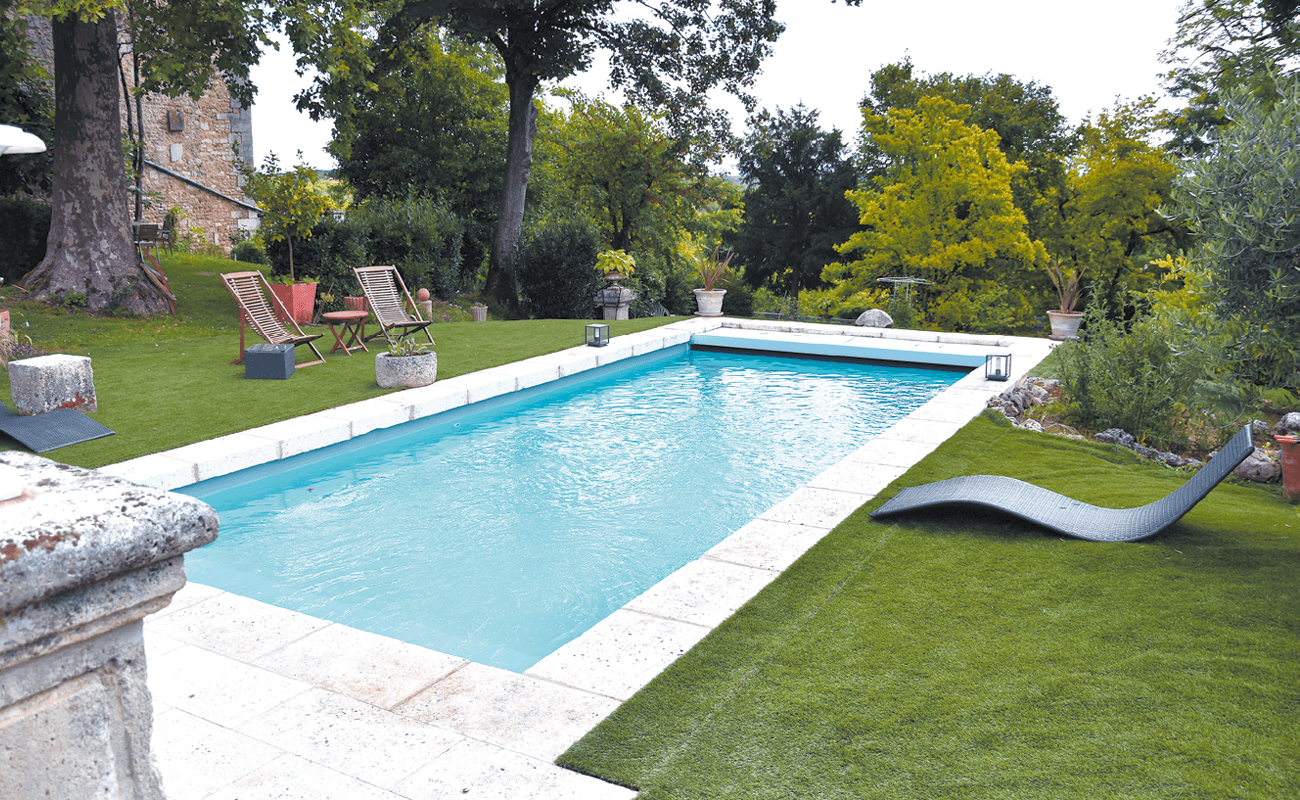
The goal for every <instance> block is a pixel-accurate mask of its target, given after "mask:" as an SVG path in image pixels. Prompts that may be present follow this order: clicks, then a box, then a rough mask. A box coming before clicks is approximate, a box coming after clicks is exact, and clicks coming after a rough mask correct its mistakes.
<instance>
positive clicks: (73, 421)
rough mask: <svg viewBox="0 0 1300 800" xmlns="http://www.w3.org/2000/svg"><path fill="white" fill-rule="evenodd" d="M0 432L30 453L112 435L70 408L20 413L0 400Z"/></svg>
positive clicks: (103, 427) (98, 424) (106, 428)
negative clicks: (23, 414)
mask: <svg viewBox="0 0 1300 800" xmlns="http://www.w3.org/2000/svg"><path fill="white" fill-rule="evenodd" d="M0 431H3V432H4V433H6V434H8V435H9V437H10V438H12V439H14V440H15V441H17V442H18V443H19V444H21V445H22V446H23V447H26V448H27V449H28V450H31V451H32V452H33V453H44V452H45V451H47V450H57V449H58V448H60V447H67V446H68V445H70V444H80V443H82V442H89V441H90V440H91V439H99V438H100V437H103V436H112V435H113V430H112V429H111V428H108V427H106V426H105V425H103V424H101V423H99V422H96V421H95V420H93V419H91V418H90V417H88V416H86V415H85V414H83V413H81V412H80V411H77V410H76V409H73V408H56V409H53V410H51V411H46V412H44V413H43V414H30V415H26V416H19V415H18V414H15V413H14V412H12V411H10V410H9V408H8V407H7V406H6V405H5V404H4V403H0Z"/></svg>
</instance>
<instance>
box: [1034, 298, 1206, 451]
mask: <svg viewBox="0 0 1300 800" xmlns="http://www.w3.org/2000/svg"><path fill="white" fill-rule="evenodd" d="M1131 299H1133V300H1136V299H1137V298H1136V296H1134V297H1132V298H1131ZM1210 350H1211V348H1210V347H1209V346H1208V344H1207V341H1206V340H1205V339H1201V338H1195V337H1192V336H1190V335H1189V334H1188V333H1186V332H1185V329H1183V328H1181V327H1180V326H1179V325H1178V324H1177V323H1176V322H1175V321H1174V318H1173V317H1172V316H1170V315H1168V314H1165V313H1139V314H1138V315H1137V316H1135V317H1134V318H1133V320H1132V321H1130V322H1129V323H1128V324H1127V325H1125V324H1124V323H1123V322H1121V321H1118V320H1114V319H1109V318H1107V316H1106V314H1105V312H1104V310H1103V309H1102V306H1101V301H1100V299H1098V300H1095V301H1094V302H1093V303H1091V304H1090V305H1089V306H1088V309H1087V311H1086V312H1085V314H1084V321H1083V333H1082V336H1081V338H1079V339H1075V340H1070V341H1066V342H1063V343H1062V344H1061V345H1060V346H1059V347H1058V348H1057V350H1056V353H1057V357H1058V368H1059V372H1060V376H1061V383H1062V384H1063V387H1064V389H1065V393H1066V395H1067V397H1068V399H1069V406H1068V411H1067V417H1068V419H1069V421H1070V422H1071V424H1074V425H1077V426H1079V427H1083V428H1089V429H1092V430H1103V429H1105V428H1112V427H1114V428H1123V429H1124V430H1126V431H1128V432H1129V433H1131V434H1133V435H1134V436H1136V437H1137V438H1138V440H1139V441H1141V442H1143V443H1146V444H1149V445H1152V446H1155V447H1162V448H1167V447H1170V446H1173V445H1174V444H1177V443H1179V442H1180V440H1181V437H1180V435H1179V432H1178V426H1177V421H1178V420H1179V419H1181V418H1183V417H1185V416H1186V414H1187V411H1188V409H1189V407H1190V406H1191V405H1192V404H1193V398H1194V397H1195V396H1196V394H1197V384H1198V382H1199V381H1200V380H1201V379H1202V378H1204V377H1206V376H1207V375H1208V374H1209V371H1210V365H1211V364H1212V363H1213V358H1214V356H1213V354H1212V353H1211V352H1210Z"/></svg>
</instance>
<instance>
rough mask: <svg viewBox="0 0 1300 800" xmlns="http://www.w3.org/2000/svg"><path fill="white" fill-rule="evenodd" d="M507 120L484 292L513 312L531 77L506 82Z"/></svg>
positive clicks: (531, 126)
mask: <svg viewBox="0 0 1300 800" xmlns="http://www.w3.org/2000/svg"><path fill="white" fill-rule="evenodd" d="M508 83H509V87H510V120H509V127H508V134H507V139H506V175H505V185H504V187H503V189H502V191H501V213H500V214H499V215H498V216H497V229H496V233H495V234H493V237H492V255H491V257H490V258H489V260H488V273H487V286H486V290H487V293H488V294H490V295H492V296H493V297H495V298H496V299H497V300H498V301H499V302H500V303H501V304H502V305H503V306H505V307H506V308H507V309H509V310H510V311H514V310H515V309H516V307H517V306H518V304H519V292H518V289H517V287H516V285H515V260H516V256H517V253H516V247H517V246H518V244H519V233H520V231H521V230H522V229H523V227H524V201H525V199H526V198H527V195H528V176H529V174H530V173H531V172H532V170H533V138H534V137H535V136H536V135H537V106H535V105H534V104H533V96H534V94H535V93H536V91H537V81H536V80H534V79H533V78H532V76H523V77H518V78H515V79H513V80H509V81H508Z"/></svg>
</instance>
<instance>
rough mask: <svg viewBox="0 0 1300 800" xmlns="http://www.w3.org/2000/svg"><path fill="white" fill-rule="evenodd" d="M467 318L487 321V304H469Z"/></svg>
mask: <svg viewBox="0 0 1300 800" xmlns="http://www.w3.org/2000/svg"><path fill="white" fill-rule="evenodd" d="M469 318H470V319H471V320H473V321H474V322H487V306H470V307H469Z"/></svg>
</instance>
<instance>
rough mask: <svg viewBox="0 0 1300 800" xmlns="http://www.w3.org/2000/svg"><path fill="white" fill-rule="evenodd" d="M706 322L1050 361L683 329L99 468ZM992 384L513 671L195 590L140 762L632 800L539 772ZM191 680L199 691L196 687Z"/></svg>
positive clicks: (180, 464) (914, 419)
mask: <svg viewBox="0 0 1300 800" xmlns="http://www.w3.org/2000/svg"><path fill="white" fill-rule="evenodd" d="M719 327H741V328H751V329H754V330H765V331H775V332H788V333H816V334H822V335H836V336H866V337H879V338H895V339H903V340H909V341H913V342H935V343H939V344H943V343H951V344H978V345H982V346H989V347H996V348H1006V349H1010V350H1011V352H1012V354H1013V366H1014V369H1015V374H1014V375H1013V380H1015V379H1018V378H1019V377H1020V376H1021V375H1023V374H1025V373H1026V372H1028V371H1029V370H1030V369H1032V368H1033V367H1034V366H1036V365H1037V363H1038V362H1039V361H1041V359H1042V358H1043V357H1045V356H1046V355H1047V353H1049V352H1050V350H1051V343H1050V342H1047V341H1046V340H1041V339H1023V338H1016V337H971V336H963V335H960V334H937V333H929V332H920V331H890V330H880V329H856V328H845V327H842V326H833V325H817V324H803V323H788V322H780V321H765V320H738V319H726V318H722V319H711V320H699V319H697V320H685V321H680V322H676V323H671V324H669V325H665V326H662V327H660V328H655V329H652V330H649V331H643V332H640V333H636V334H629V335H625V336H621V337H617V338H615V339H614V340H612V341H611V343H610V345H609V346H608V347H606V348H589V347H586V346H578V347H575V348H571V349H570V350H565V351H561V352H559V353H553V354H549V355H545V356H538V357H536V358H533V359H528V360H526V361H522V362H516V363H515V364H510V365H505V366H502V367H494V368H491V369H488V370H483V371H482V372H479V373H472V374H470V375H465V376H459V377H458V378H453V379H449V380H447V381H442V382H439V383H436V384H434V385H433V386H430V387H424V388H422V389H413V390H408V391H405V392H398V393H394V394H391V395H385V396H384V397H380V398H373V399H371V400H365V401H361V402H358V403H354V404H351V405H349V406H342V407H340V408H336V409H330V410H328V411H323V412H319V413H317V414H313V415H308V416H306V417H302V418H298V419H295V420H287V421H284V422H279V423H274V424H272V425H267V426H263V427H261V428H257V429H253V430H250V431H245V432H243V433H239V434H232V435H231V436H227V437H221V439H218V440H212V441H211V442H203V443H197V444H194V445H188V446H186V447H182V448H178V449H177V450H173V451H169V452H167V453H160V454H154V455H152V456H144V457H141V458H139V459H132V460H131V461H128V462H123V463H122V464H117V465H110V466H108V467H104V468H102V471H104V472H108V473H110V474H115V475H118V476H120V477H124V478H127V479H129V480H135V481H137V482H142V483H150V484H151V485H155V486H158V487H159V488H168V489H170V488H177V487H179V486H184V485H188V484H189V483H193V482H195V481H197V480H202V479H206V478H209V477H216V476H217V475H221V474H226V473H228V472H233V471H235V470H238V469H243V468H245V467H247V466H253V465H255V464H259V463H267V462H269V461H274V460H278V459H281V458H287V457H289V456H291V455H296V454H298V453H300V452H306V451H308V450H311V449H315V448H316V447H324V446H328V445H329V444H333V443H335V442H338V441H345V440H347V439H349V438H352V437H355V436H360V435H363V434H364V433H368V432H369V431H371V430H375V429H377V428H381V427H388V426H390V425H395V424H398V423H400V422H405V421H408V420H410V419H418V418H420V417H423V416H428V415H429V414H433V413H438V412H439V411H444V410H449V409H451V408H456V407H460V406H463V405H466V404H468V403H470V402H475V401H477V400H483V399H488V398H490V397H495V396H499V395H501V394H505V393H508V392H510V391H517V390H520V389H525V388H529V387H531V386H536V385H538V384H541V383H545V382H547V381H549V380H555V379H558V378H559V377H564V376H566V375H570V374H576V373H579V372H583V371H586V370H587V369H591V368H594V367H596V366H601V365H603V364H609V363H614V362H617V361H621V360H624V359H626V358H631V357H634V356H638V355H642V354H644V353H649V352H653V351H656V350H660V349H663V348H665V347H671V346H675V345H679V344H684V343H687V342H689V341H690V337H691V336H692V335H694V334H695V333H698V332H705V331H710V330H714V329H716V328H719ZM1004 386H1005V384H1002V383H995V382H990V381H985V380H984V378H983V374H982V371H981V370H975V371H973V372H971V373H970V374H968V375H966V376H964V377H962V378H961V379H960V380H959V381H957V383H955V384H954V385H953V386H952V387H950V388H949V389H947V390H945V391H944V392H942V393H941V394H940V395H938V396H936V397H935V398H933V399H932V400H930V401H929V402H928V403H926V404H925V405H923V406H922V407H920V408H918V409H917V410H915V411H913V412H912V413H911V414H909V415H908V416H907V417H905V418H904V419H902V420H900V421H899V422H898V423H896V424H895V425H894V426H892V427H891V428H890V429H889V430H887V431H886V432H884V433H882V434H881V435H880V436H878V437H876V438H875V439H873V440H872V441H871V442H869V443H868V444H866V445H864V446H863V447H862V448H860V449H859V450H857V451H855V452H854V453H852V454H851V455H849V456H848V457H846V458H845V459H844V460H842V461H841V462H839V463H838V464H836V465H834V466H832V467H830V468H829V469H827V470H825V471H824V472H822V473H821V474H820V475H818V476H817V477H815V478H814V479H813V480H811V481H810V482H809V483H808V484H806V485H805V486H804V487H802V488H800V489H798V490H796V491H795V492H794V493H793V494H792V495H791V496H790V497H788V498H786V499H785V500H783V501H781V502H780V503H778V504H777V505H775V506H773V507H772V508H771V509H769V510H768V511H766V512H764V513H763V514H761V515H760V516H759V517H758V518H757V519H755V520H753V521H751V522H750V523H749V524H747V525H745V526H744V527H742V528H741V529H740V530H739V531H737V532H735V533H733V534H732V535H731V536H729V537H728V538H727V539H725V540H724V541H722V542H720V543H719V544H718V545H716V546H715V547H713V548H712V549H710V550H709V551H708V552H707V553H705V554H704V555H703V556H701V557H700V558H699V559H697V560H695V561H692V562H691V563H689V564H687V565H686V566H684V567H682V568H681V569H679V570H678V571H676V572H675V573H673V574H672V575H670V576H669V577H668V578H666V579H664V580H663V581H661V582H660V583H659V584H657V585H655V586H654V587H651V588H650V589H649V590H647V591H646V592H645V593H643V594H642V595H640V596H639V597H637V598H635V599H633V600H632V601H631V602H629V603H628V604H627V605H626V606H624V607H623V608H622V609H620V610H618V611H616V612H614V614H612V615H611V616H610V617H607V618H606V619H605V620H603V621H602V622H600V623H598V624H597V625H596V626H594V627H593V628H592V629H591V630H589V631H587V632H586V633H584V634H583V635H582V636H580V637H578V638H577V639H575V640H574V641H572V642H570V643H568V644H566V645H564V646H563V647H561V648H560V649H559V650H557V651H556V652H554V653H552V654H551V655H549V656H547V657H546V658H544V659H542V660H541V661H540V662H538V663H537V664H536V665H534V666H533V667H532V668H530V669H529V670H526V671H525V672H524V673H522V674H517V673H512V672H508V671H505V670H499V669H496V668H493V667H487V666H484V665H480V664H475V663H472V662H469V661H467V660H465V659H460V658H456V657H453V656H448V655H445V654H441V653H437V652H435V651H431V650H427V649H425V648H419V647H416V646H414V645H409V644H406V643H403V642H398V641H396V640H390V639H387V638H385V637H380V636H377V635H375V634H369V633H366V632H363V631H356V630H355V629H351V628H347V627H346V626H342V625H338V624H336V623H328V622H325V621H322V620H315V619H314V618H311V617H307V616H305V615H302V614H298V613H297V612H292V611H288V610H285V609H279V608H277V607H274V606H269V605H266V604H263V603H260V602H258V601H255V600H250V599H247V598H242V597H239V596H236V595H231V594H228V593H225V592H222V591H220V590H217V589H213V588H211V587H206V586H202V585H199V584H192V585H190V586H189V587H187V588H186V589H184V590H182V592H181V593H180V594H178V595H177V598H176V601H175V602H174V603H173V605H172V606H171V607H170V608H168V609H165V610H164V611H163V612H161V613H159V614H158V615H155V616H154V617H151V618H150V620H149V621H147V623H146V634H147V636H146V643H147V646H148V647H149V651H150V652H149V656H148V657H149V663H150V667H151V669H150V681H149V682H150V686H151V689H153V690H154V695H155V705H156V708H157V710H156V718H157V723H156V724H157V726H158V729H159V730H158V736H159V737H162V739H163V741H159V742H158V746H157V747H156V750H157V751H158V752H159V760H160V762H161V763H162V766H163V774H164V778H165V779H166V780H167V788H168V794H169V796H171V797H174V798H188V797H209V796H210V797H221V796H224V795H225V794H226V790H236V791H241V792H248V791H250V790H257V789H258V788H259V787H260V788H262V789H267V790H269V789H271V785H270V784H271V783H274V782H277V781H280V782H283V781H290V780H291V781H294V785H295V786H296V788H297V789H298V790H300V791H301V790H310V789H311V787H312V786H317V785H319V786H321V788H324V786H325V785H330V786H332V787H333V788H335V789H337V788H341V787H340V785H339V784H340V782H342V783H343V784H348V785H352V786H353V789H352V796H358V797H360V796H364V797H372V796H373V797H375V798H399V797H404V798H420V797H426V796H429V797H431V796H437V795H439V794H441V793H442V792H445V791H447V790H448V789H449V788H451V787H452V785H453V784H456V785H459V784H464V788H471V787H472V788H473V789H474V794H476V795H478V796H482V795H483V793H485V792H486V793H487V794H489V795H493V794H494V793H495V796H503V797H512V796H519V797H524V796H527V797H539V798H540V797H560V796H565V797H590V798H593V800H594V799H595V798H611V800H612V799H613V798H630V797H633V796H634V794H635V793H634V792H631V791H630V790H627V789H624V788H622V787H617V786H613V785H610V784H605V783H603V782H600V781H598V780H596V779H594V778H589V777H586V776H580V775H576V774H575V773H569V772H567V771H565V770H562V769H560V768H559V767H556V766H555V765H554V764H553V761H554V759H555V758H556V757H557V756H558V755H559V754H560V753H561V752H563V751H564V750H565V749H567V748H568V747H569V745H571V744H572V743H573V742H574V741H577V739H579V738H581V736H583V735H585V734H586V733H587V731H589V730H590V729H591V728H592V727H594V726H595V725H596V724H598V723H599V722H600V721H601V720H602V719H604V717H606V716H607V715H608V714H609V713H610V712H611V711H613V709H614V708H616V707H617V706H618V705H619V704H620V703H621V702H622V701H624V700H626V699H627V698H628V697H630V696H631V695H632V694H634V693H635V692H636V691H637V690H639V689H640V688H641V687H642V686H644V685H645V684H646V683H648V682H649V681H650V680H651V679H652V678H653V677H654V676H655V675H657V674H659V672H661V671H662V670H663V669H664V668H666V667H667V666H668V665H669V664H671V663H672V662H673V661H675V660H676V659H677V658H678V657H679V656H680V655H682V654H683V653H685V652H686V651H687V650H689V649H690V648H691V647H692V646H693V645H694V644H695V643H696V642H698V641H699V640H700V639H702V638H703V637H704V636H705V635H706V634H707V633H708V632H709V631H710V630H712V629H713V628H714V627H716V626H717V625H719V624H721V623H722V622H723V621H724V620H725V619H726V618H727V617H729V616H730V615H731V614H732V613H733V612H734V611H735V610H736V609H737V608H739V607H740V606H741V605H742V604H743V603H745V602H746V601H748V600H749V599H750V598H751V597H753V596H754V595H755V594H757V593H758V592H759V591H761V590H762V589H763V588H764V587H765V586H767V584H768V583H770V582H771V581H772V580H774V579H775V578H776V577H777V575H779V574H780V573H781V571H783V570H784V569H785V568H786V567H788V566H789V565H790V564H792V563H793V562H794V561H795V560H796V559H797V558H798V557H799V556H801V555H802V554H803V552H804V551H806V550H807V549H808V548H809V547H811V546H812V545H813V544H815V543H816V542H817V541H818V540H820V539H821V537H822V536H824V535H825V534H826V533H828V532H830V530H831V529H832V528H834V527H835V526H836V525H838V524H839V522H841V521H842V520H843V519H844V518H845V517H847V516H848V515H849V514H851V513H852V512H853V511H855V510H856V509H857V508H858V507H859V506H861V505H862V504H863V503H865V502H867V501H868V500H870V499H871V498H872V497H874V496H875V494H876V493H878V492H879V491H880V490H881V489H883V488H884V487H886V486H887V485H889V483H891V482H892V481H893V480H895V479H896V478H897V477H898V476H900V475H902V474H903V473H904V472H905V471H906V470H907V469H909V468H910V467H911V466H912V465H913V464H915V463H916V462H917V461H919V460H920V459H921V458H923V457H924V456H925V455H927V454H928V453H929V452H931V451H932V450H934V448H936V447H937V446H938V445H939V444H940V443H942V442H943V441H945V440H946V439H947V438H948V437H949V436H951V435H952V434H953V433H955V432H956V431H957V430H958V429H959V428H960V427H961V426H962V425H964V424H965V423H966V422H967V421H969V420H970V419H971V418H972V417H974V416H975V415H976V414H978V413H979V412H980V411H981V410H983V409H984V408H985V405H986V402H987V400H988V398H989V396H990V395H992V394H996V393H997V392H998V391H1000V390H1001V389H1002V388H1004ZM177 481H181V482H177ZM160 484H170V485H160ZM196 684H197V685H202V686H203V688H204V691H201V692H196V691H195V686H196ZM251 687H256V690H253V689H252V688H251ZM376 731H379V733H376ZM413 735H414V736H416V738H417V739H419V740H420V746H419V747H418V748H415V749H414V750H412V749H411V748H406V749H403V747H402V746H397V745H390V746H388V747H387V748H385V749H384V750H383V753H382V756H380V753H378V752H375V750H374V748H373V746H371V745H368V744H367V742H368V741H369V740H371V739H373V738H374V737H375V736H379V737H380V738H381V739H383V738H384V737H388V738H390V739H394V740H395V741H397V740H401V739H403V738H404V739H405V740H407V741H409V739H410V737H411V736H413ZM215 741H220V742H222V745H221V747H215V746H214V744H213V743H214V742H215ZM331 741H332V742H333V744H330V742H331ZM340 748H341V749H342V750H344V751H346V752H343V753H340V752H339V750H340ZM218 751H219V754H220V756H221V758H218V759H217V761H220V760H221V759H222V758H224V759H227V760H233V761H237V762H238V764H239V768H237V769H235V770H233V771H231V770H221V769H218V767H217V761H213V760H212V759H213V758H215V757H214V756H211V755H210V754H211V753H213V752H218ZM202 753H208V754H209V755H208V756H207V757H206V758H205V757H203V756H202V755H201V754H202ZM376 756H380V760H379V761H376ZM232 766H233V765H232ZM213 773H217V774H213ZM322 775H323V776H325V777H321V776H322ZM223 787H224V788H223ZM213 790H215V791H216V794H212V791H213ZM241 796H242V795H241Z"/></svg>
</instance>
